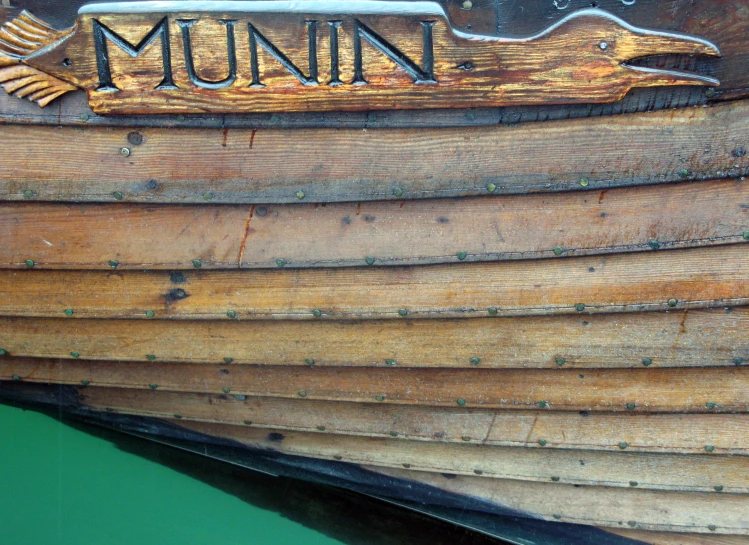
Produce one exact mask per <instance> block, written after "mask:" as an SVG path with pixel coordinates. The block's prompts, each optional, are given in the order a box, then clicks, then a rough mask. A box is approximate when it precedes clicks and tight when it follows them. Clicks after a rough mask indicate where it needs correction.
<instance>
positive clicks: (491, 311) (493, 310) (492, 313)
mask: <svg viewBox="0 0 749 545" xmlns="http://www.w3.org/2000/svg"><path fill="white" fill-rule="evenodd" d="M498 313H499V310H498V309H497V307H489V316H496V315H497V314H498Z"/></svg>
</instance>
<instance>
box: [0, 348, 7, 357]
mask: <svg viewBox="0 0 749 545" xmlns="http://www.w3.org/2000/svg"><path fill="white" fill-rule="evenodd" d="M7 353H8V352H7V351H5V350H3V349H2V348H0V356H4V355H5V354H7Z"/></svg>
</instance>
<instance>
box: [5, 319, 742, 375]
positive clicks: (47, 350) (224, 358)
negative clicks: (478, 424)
mask: <svg viewBox="0 0 749 545" xmlns="http://www.w3.org/2000/svg"><path fill="white" fill-rule="evenodd" d="M748 326H749V310H747V309H744V308H737V309H715V310H691V311H688V310H684V311H678V312H665V313H637V314H625V315H618V314H610V315H607V314H598V315H592V316H556V317H513V318H502V319H494V318H482V319H475V320H459V319H453V320H447V319H444V320H440V321H439V322H436V323H435V322H433V321H431V320H403V321H401V320H385V321H382V320H375V321H363V322H358V323H354V322H328V321H326V322H311V321H301V322H299V321H260V322H253V323H247V322H213V321H181V322H172V321H141V320H95V319H81V320H69V319H67V318H0V349H3V350H4V351H5V352H6V353H7V354H11V355H13V356H31V357H46V358H71V357H72V356H71V353H75V354H77V355H78V357H79V358H81V359H105V360H106V359H108V360H118V361H143V355H144V353H147V354H151V355H153V356H155V357H156V358H158V359H159V360H162V361H170V362H180V363H221V362H225V363H233V364H257V365H267V364H270V365H296V366H305V365H315V366H317V367H330V366H341V367H347V366H353V367H362V366H363V367H463V368H478V367H480V368H529V369H531V368H538V369H558V368H564V369H586V368H645V367H653V368H658V367H712V366H739V365H744V364H746V363H747V362H749V348H747V347H746V343H745V338H746V333H745V332H746V329H747V327H748Z"/></svg>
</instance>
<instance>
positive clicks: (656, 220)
mask: <svg viewBox="0 0 749 545" xmlns="http://www.w3.org/2000/svg"><path fill="white" fill-rule="evenodd" d="M747 206H749V182H745V181H738V180H724V181H715V182H705V183H701V184H694V183H682V184H676V185H662V186H653V187H638V188H621V189H612V190H610V191H601V192H600V193H599V194H591V193H580V192H578V193H561V194H553V195H523V196H520V195H508V196H502V197H498V198H496V199H479V198H469V199H461V200H451V199H450V200H448V199H439V200H425V201H408V202H404V203H397V202H376V203H363V204H362V203H359V204H354V203H337V204H330V205H326V206H320V205H278V206H265V205H250V206H225V205H224V206H222V205H202V206H197V205H196V206H169V205H137V204H130V205H125V204H118V205H111V204H107V205H85V204H37V203H23V204H21V203H5V204H0V232H4V233H5V244H3V245H2V246H0V267H26V264H25V262H26V260H28V259H32V260H33V261H34V263H35V267H41V268H59V269H110V268H116V269H118V270H120V269H144V268H145V269H192V268H193V267H194V266H195V260H196V259H198V260H200V265H201V267H202V268H206V269H207V268H211V269H220V268H263V267H265V268H268V267H273V268H275V267H277V262H278V260H279V259H283V260H284V261H285V262H286V264H287V265H286V266H287V267H322V266H336V267H340V266H367V265H413V264H432V263H445V262H453V263H457V262H460V261H495V260H506V259H532V258H540V257H555V255H556V254H555V253H554V249H555V248H562V249H564V253H563V254H562V255H564V256H573V255H574V256H579V255H593V254H606V253H615V252H631V251H649V250H652V249H658V248H661V249H674V248H685V247H696V246H713V245H720V244H729V243H735V242H743V241H744V240H745V238H744V237H747V238H749V218H747V214H746V210H747ZM557 251H558V250H557Z"/></svg>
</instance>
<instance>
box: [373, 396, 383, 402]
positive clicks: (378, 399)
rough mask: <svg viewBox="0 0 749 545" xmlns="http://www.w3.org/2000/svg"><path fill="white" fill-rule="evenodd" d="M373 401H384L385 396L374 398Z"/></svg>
mask: <svg viewBox="0 0 749 545" xmlns="http://www.w3.org/2000/svg"><path fill="white" fill-rule="evenodd" d="M375 401H385V396H375Z"/></svg>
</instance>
